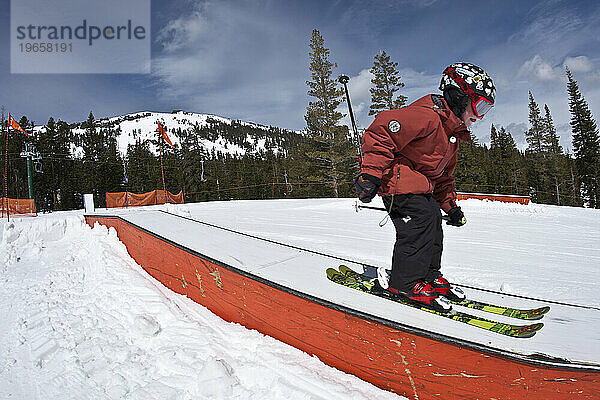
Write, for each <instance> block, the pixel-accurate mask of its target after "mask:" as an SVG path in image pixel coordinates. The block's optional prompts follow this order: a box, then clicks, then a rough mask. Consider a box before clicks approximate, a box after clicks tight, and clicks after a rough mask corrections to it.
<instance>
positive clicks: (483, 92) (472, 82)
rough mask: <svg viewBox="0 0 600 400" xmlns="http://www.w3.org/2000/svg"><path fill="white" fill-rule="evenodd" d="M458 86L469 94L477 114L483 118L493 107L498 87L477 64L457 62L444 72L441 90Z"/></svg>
mask: <svg viewBox="0 0 600 400" xmlns="http://www.w3.org/2000/svg"><path fill="white" fill-rule="evenodd" d="M450 87H456V88H458V89H460V91H461V92H463V93H464V94H466V95H467V96H469V98H470V99H471V104H472V106H473V111H474V112H475V115H476V116H477V117H479V118H482V117H483V116H484V115H485V113H487V112H488V111H489V110H491V109H492V107H493V106H494V100H495V99H496V87H495V86H494V82H493V81H492V78H490V76H489V75H488V74H486V73H485V71H484V70H483V69H481V68H479V67H478V66H476V65H473V64H469V63H455V64H452V65H450V66H449V67H448V68H446V69H445V70H444V72H443V74H442V81H441V82H440V90H444V89H447V88H450Z"/></svg>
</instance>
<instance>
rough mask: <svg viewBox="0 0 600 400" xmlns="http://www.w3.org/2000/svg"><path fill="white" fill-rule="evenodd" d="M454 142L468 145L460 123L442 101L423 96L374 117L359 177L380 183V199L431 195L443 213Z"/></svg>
mask: <svg viewBox="0 0 600 400" xmlns="http://www.w3.org/2000/svg"><path fill="white" fill-rule="evenodd" d="M459 140H466V141H469V140H470V134H469V131H468V130H467V127H466V126H465V124H464V122H462V121H461V120H460V119H459V118H458V117H456V115H454V113H453V112H452V111H451V110H450V108H449V107H448V104H447V103H446V101H445V100H444V98H443V97H442V96H438V95H427V96H425V97H422V98H420V99H419V100H417V101H415V102H414V103H412V104H410V105H408V106H406V107H403V108H400V109H398V110H390V111H382V112H381V113H379V115H377V117H376V118H375V121H373V123H372V124H371V126H370V127H369V128H368V129H367V130H366V131H365V133H364V135H363V144H362V151H363V160H362V165H361V172H363V173H367V174H370V175H373V176H376V177H378V178H381V188H380V189H379V195H380V196H389V195H392V194H408V193H413V194H426V193H432V194H433V197H434V198H435V200H436V201H437V202H438V204H439V205H440V208H441V209H443V210H444V211H446V212H448V210H450V208H452V206H453V205H454V203H455V202H456V192H455V190H454V178H453V177H452V174H453V173H454V169H455V167H456V155H457V152H458V142H459Z"/></svg>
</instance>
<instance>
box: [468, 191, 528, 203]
mask: <svg viewBox="0 0 600 400" xmlns="http://www.w3.org/2000/svg"><path fill="white" fill-rule="evenodd" d="M456 198H457V200H466V199H477V200H492V201H501V202H503V203H519V204H525V205H527V204H529V202H530V201H531V197H529V196H514V195H509V194H487V193H463V192H458V193H456Z"/></svg>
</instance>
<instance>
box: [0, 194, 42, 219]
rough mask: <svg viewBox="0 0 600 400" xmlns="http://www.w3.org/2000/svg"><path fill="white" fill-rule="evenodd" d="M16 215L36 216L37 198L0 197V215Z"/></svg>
mask: <svg viewBox="0 0 600 400" xmlns="http://www.w3.org/2000/svg"><path fill="white" fill-rule="evenodd" d="M11 215H15V216H32V217H34V216H36V215H37V212H36V209H35V200H33V199H11V198H10V197H7V198H6V199H5V198H4V197H0V216H1V217H2V218H4V217H9V216H11Z"/></svg>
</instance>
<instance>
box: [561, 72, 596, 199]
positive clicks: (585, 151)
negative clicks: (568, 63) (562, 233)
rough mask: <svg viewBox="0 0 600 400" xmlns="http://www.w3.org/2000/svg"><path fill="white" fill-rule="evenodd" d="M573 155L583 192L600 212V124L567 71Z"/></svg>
mask: <svg viewBox="0 0 600 400" xmlns="http://www.w3.org/2000/svg"><path fill="white" fill-rule="evenodd" d="M566 74H567V79H568V83H567V90H568V92H569V110H570V111H571V127H572V131H573V151H574V153H575V166H576V169H577V179H578V181H579V182H580V184H581V192H582V194H583V196H584V198H585V199H586V201H587V202H588V205H589V206H590V207H592V208H600V172H599V171H600V135H599V134H598V127H597V125H596V121H595V120H594V118H593V117H592V113H591V111H590V109H589V107H588V104H587V102H586V101H585V99H584V97H583V95H582V94H581V92H580V91H579V85H578V84H577V81H575V79H573V75H572V74H571V71H570V70H569V69H568V68H566Z"/></svg>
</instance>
